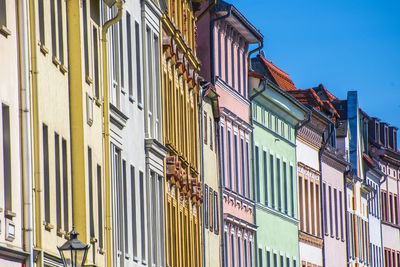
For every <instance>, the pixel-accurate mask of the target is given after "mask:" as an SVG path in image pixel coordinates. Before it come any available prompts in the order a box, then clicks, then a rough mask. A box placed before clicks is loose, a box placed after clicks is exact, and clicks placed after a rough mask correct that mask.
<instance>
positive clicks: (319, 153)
mask: <svg viewBox="0 0 400 267" xmlns="http://www.w3.org/2000/svg"><path fill="white" fill-rule="evenodd" d="M331 123H332V124H333V127H335V124H334V123H333V122H331ZM327 128H328V131H329V126H328V127H327ZM334 132H335V131H330V132H329V135H328V137H327V138H326V140H325V142H324V143H323V144H322V147H321V148H320V150H319V152H318V164H319V170H320V177H319V181H320V183H319V184H320V187H319V188H320V190H319V199H320V200H322V199H323V196H324V195H323V190H322V186H323V181H322V178H323V176H322V154H323V153H324V151H325V149H326V146H327V144H328V141H329V139H330V138H331V136H332V134H333V133H334ZM324 203H325V200H324ZM345 203H347V202H345ZM320 206H321V215H322V216H321V218H324V205H320ZM325 219H326V218H324V220H325ZM321 235H322V240H324V239H325V228H324V223H323V220H321ZM322 266H325V242H323V243H322Z"/></svg>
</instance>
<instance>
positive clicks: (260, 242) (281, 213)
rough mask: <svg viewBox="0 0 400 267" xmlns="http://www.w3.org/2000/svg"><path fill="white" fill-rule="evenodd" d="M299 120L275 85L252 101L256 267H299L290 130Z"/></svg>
mask: <svg viewBox="0 0 400 267" xmlns="http://www.w3.org/2000/svg"><path fill="white" fill-rule="evenodd" d="M253 93H255V90H253ZM304 115H305V110H304V108H303V109H302V107H301V104H299V103H298V102H297V101H296V100H294V99H293V98H292V97H290V96H289V95H287V94H286V93H285V92H283V91H282V90H280V89H279V88H274V86H267V89H266V90H265V91H264V92H263V93H261V94H260V95H258V96H257V97H256V98H255V99H254V100H253V101H252V122H253V127H254V129H253V157H254V165H253V167H254V172H253V173H254V183H255V192H254V199H255V203H256V204H255V206H256V213H255V220H256V221H255V223H256V224H257V225H258V229H257V245H256V246H257V250H256V254H255V256H256V258H257V264H258V265H257V266H279V267H283V266H285V267H286V266H299V245H298V244H299V242H298V214H297V213H298V212H297V210H298V209H297V203H298V201H297V175H296V174H297V170H296V166H297V162H296V144H295V142H296V138H295V127H296V125H297V124H298V123H299V121H301V120H303V119H304ZM260 261H262V264H261V262H260Z"/></svg>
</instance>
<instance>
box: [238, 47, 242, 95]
mask: <svg viewBox="0 0 400 267" xmlns="http://www.w3.org/2000/svg"><path fill="white" fill-rule="evenodd" d="M237 61H238V68H237V69H238V92H239V94H241V93H242V79H241V78H242V73H240V72H241V69H242V66H241V63H242V61H241V57H240V49H239V46H238V47H237Z"/></svg>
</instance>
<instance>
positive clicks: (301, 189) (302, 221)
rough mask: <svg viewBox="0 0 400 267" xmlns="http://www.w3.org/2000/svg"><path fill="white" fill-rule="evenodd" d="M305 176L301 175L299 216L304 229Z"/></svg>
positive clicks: (301, 226)
mask: <svg viewBox="0 0 400 267" xmlns="http://www.w3.org/2000/svg"><path fill="white" fill-rule="evenodd" d="M303 201H304V200H303V177H301V176H300V175H299V205H300V207H299V213H300V214H299V217H300V230H304V203H303Z"/></svg>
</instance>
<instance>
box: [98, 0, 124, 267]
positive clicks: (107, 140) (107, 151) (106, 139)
mask: <svg viewBox="0 0 400 267" xmlns="http://www.w3.org/2000/svg"><path fill="white" fill-rule="evenodd" d="M116 5H117V8H118V13H117V15H116V16H115V17H114V18H112V19H110V20H108V21H106V22H105V23H104V25H103V28H102V35H101V38H102V53H103V93H104V98H103V119H104V172H105V182H106V188H105V191H106V238H107V266H112V249H111V180H110V179H111V178H110V125H109V122H110V121H109V120H110V114H109V100H108V79H107V78H108V76H107V75H108V68H107V64H108V62H107V30H108V29H109V28H110V27H111V26H112V25H114V24H115V23H117V22H118V21H120V20H121V18H122V9H123V2H122V0H117V1H116Z"/></svg>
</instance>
